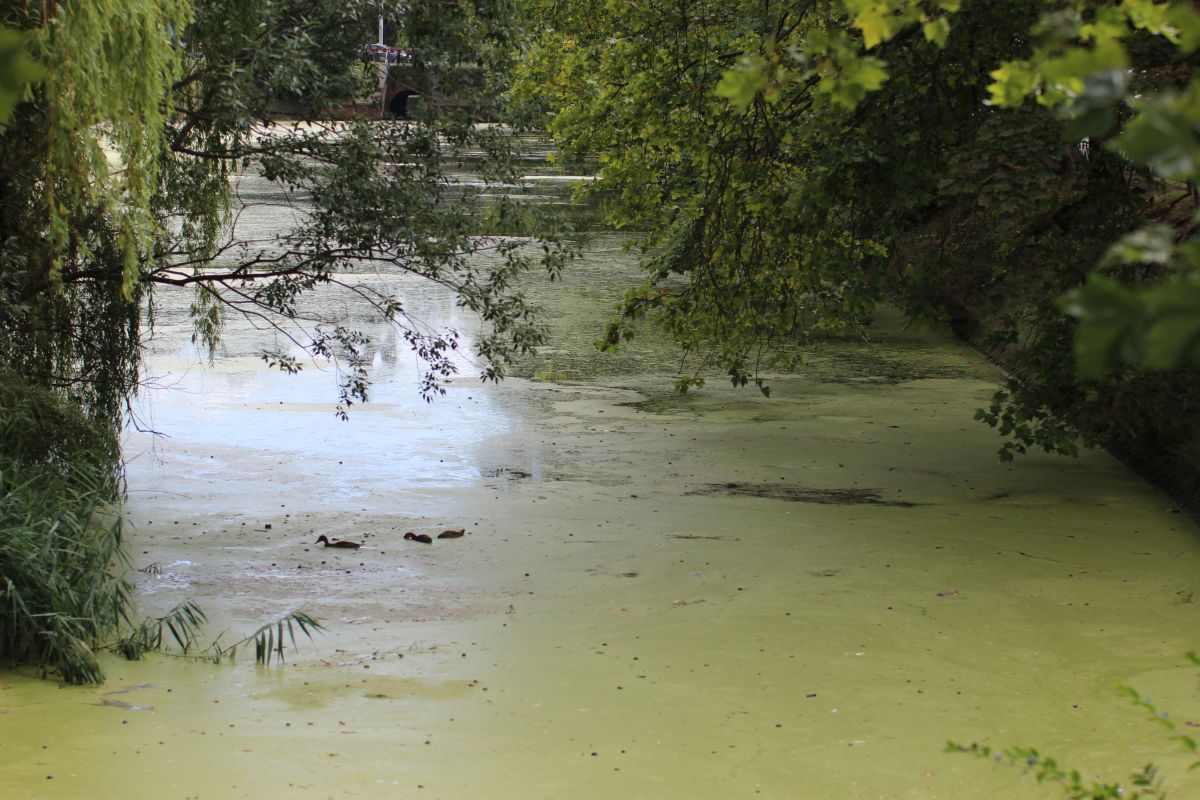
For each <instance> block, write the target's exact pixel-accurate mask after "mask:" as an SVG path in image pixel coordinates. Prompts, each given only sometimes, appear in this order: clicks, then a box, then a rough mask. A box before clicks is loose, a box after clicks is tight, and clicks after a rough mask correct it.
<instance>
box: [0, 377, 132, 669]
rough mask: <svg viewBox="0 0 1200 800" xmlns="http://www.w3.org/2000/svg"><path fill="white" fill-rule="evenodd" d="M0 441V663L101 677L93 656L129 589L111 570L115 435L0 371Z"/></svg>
mask: <svg viewBox="0 0 1200 800" xmlns="http://www.w3.org/2000/svg"><path fill="white" fill-rule="evenodd" d="M0 442H4V448H3V450H2V451H0V660H2V661H3V662H4V663H7V664H12V663H20V662H27V661H28V662H34V663H38V664H42V665H44V666H48V667H53V668H54V669H55V670H57V671H58V672H59V673H61V675H62V676H63V679H64V680H66V681H67V682H69V683H88V682H94V681H97V680H99V679H100V668H99V666H98V664H97V663H96V658H95V653H96V651H97V649H98V648H99V646H100V645H101V644H103V643H104V642H105V641H106V640H107V638H108V637H109V636H110V635H112V633H113V632H114V631H115V630H116V629H117V627H118V625H119V624H120V623H121V622H122V621H123V620H124V619H125V613H126V609H127V608H128V604H129V595H130V590H131V588H132V587H131V586H130V584H129V583H128V582H127V581H125V580H124V579H123V578H122V577H121V573H120V572H118V573H115V574H114V571H113V569H112V565H114V564H117V565H123V557H122V555H121V538H122V532H123V528H122V518H121V516H120V514H119V513H117V508H118V506H117V501H118V475H117V473H116V470H115V466H114V465H115V464H116V459H115V457H116V438H115V436H114V435H113V432H112V430H111V429H109V428H106V427H104V426H102V425H97V424H96V423H95V422H93V421H91V420H89V419H88V418H87V417H85V416H84V414H83V413H82V412H81V411H80V410H79V409H78V408H77V407H75V406H73V405H72V404H70V403H68V402H64V401H63V400H62V399H61V398H60V397H59V396H58V395H56V394H55V393H53V392H50V391H48V390H45V389H39V388H36V387H32V386H29V385H28V384H27V383H26V382H25V381H23V380H22V379H20V378H19V377H17V376H15V375H13V374H12V373H10V372H0ZM122 572H123V570H122Z"/></svg>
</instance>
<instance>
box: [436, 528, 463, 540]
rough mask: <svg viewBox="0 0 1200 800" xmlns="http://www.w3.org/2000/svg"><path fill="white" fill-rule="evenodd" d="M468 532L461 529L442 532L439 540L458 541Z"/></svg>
mask: <svg viewBox="0 0 1200 800" xmlns="http://www.w3.org/2000/svg"><path fill="white" fill-rule="evenodd" d="M466 532H467V529H466V528H459V529H458V530H456V531H442V532H441V533H439V534H438V538H439V539H457V538H458V537H460V536H462V535H463V534H464V533H466Z"/></svg>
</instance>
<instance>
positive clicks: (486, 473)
mask: <svg viewBox="0 0 1200 800" xmlns="http://www.w3.org/2000/svg"><path fill="white" fill-rule="evenodd" d="M479 474H480V475H481V476H482V477H484V478H507V479H508V480H510V481H524V480H528V479H529V478H532V477H533V473H531V472H526V471H525V470H523V469H517V468H516V467H491V468H489V469H483V470H480V471H479Z"/></svg>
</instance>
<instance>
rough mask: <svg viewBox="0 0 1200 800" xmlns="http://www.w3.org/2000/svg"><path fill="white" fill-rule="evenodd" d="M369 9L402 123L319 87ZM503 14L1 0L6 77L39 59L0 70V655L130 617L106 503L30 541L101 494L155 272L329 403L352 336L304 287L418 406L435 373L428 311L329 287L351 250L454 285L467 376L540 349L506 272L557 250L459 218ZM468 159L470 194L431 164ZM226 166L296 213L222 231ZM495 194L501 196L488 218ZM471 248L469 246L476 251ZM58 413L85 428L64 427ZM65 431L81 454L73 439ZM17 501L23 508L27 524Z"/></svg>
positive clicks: (460, 8)
mask: <svg viewBox="0 0 1200 800" xmlns="http://www.w3.org/2000/svg"><path fill="white" fill-rule="evenodd" d="M381 11H382V12H383V13H385V14H386V15H387V17H388V18H389V20H390V21H391V23H392V24H399V25H400V27H401V28H402V29H403V31H404V36H405V37H406V38H407V44H408V46H409V47H410V48H411V50H412V52H413V54H414V58H413V63H412V64H411V65H410V66H409V79H410V80H411V81H412V82H414V83H415V84H416V87H415V88H417V90H418V91H420V92H421V93H422V95H424V98H423V99H424V100H425V102H424V103H422V106H421V109H420V112H419V114H418V115H417V116H416V118H415V119H412V120H409V121H405V122H399V121H389V120H378V119H365V118H354V117H351V118H349V119H346V118H345V116H346V114H345V113H344V103H343V102H342V101H344V100H346V99H347V98H353V97H354V95H355V94H356V93H357V92H359V91H360V90H361V89H362V86H361V83H362V82H363V81H362V77H363V74H364V73H368V75H369V73H370V70H369V69H364V66H365V65H364V64H363V63H362V45H363V42H365V41H368V40H370V38H373V33H374V31H375V21H376V17H377V15H378V14H379V13H380V12H381ZM513 20H514V15H512V14H510V13H509V12H508V9H507V7H506V6H505V4H504V3H503V1H502V0H463V1H462V2H454V3H440V2H438V3H394V4H392V3H384V4H381V3H379V2H378V1H377V0H370V1H369V2H368V1H367V0H359V1H357V2H356V1H355V0H351V1H350V2H347V0H47V2H42V3H28V2H24V0H0V30H6V31H13V32H15V35H16V37H17V39H16V40H13V41H15V42H16V44H15V45H13V44H12V41H9V40H7V39H0V56H3V55H4V54H5V53H11V54H14V58H19V59H24V61H22V63H26V62H28V63H29V64H31V65H33V66H32V67H31V70H32V71H31V72H30V73H29V75H28V76H27V78H29V79H30V80H33V79H35V78H37V77H38V76H37V74H34V73H40V75H41V79H40V80H34V81H33V82H31V83H27V84H25V85H17V86H15V87H12V86H10V85H9V83H11V81H9V80H8V77H6V79H5V81H4V83H2V84H0V100H8V99H11V98H12V96H13V91H14V88H15V90H16V91H17V92H18V93H19V101H18V102H17V103H16V105H15V106H14V107H13V108H12V111H11V116H10V117H8V118H7V119H6V121H3V122H0V163H2V164H3V169H0V243H2V244H0V375H2V376H3V381H4V388H5V389H6V390H8V389H11V390H12V391H5V392H3V393H0V401H3V408H0V416H2V418H0V431H10V432H11V431H15V430H19V431H21V432H22V438H21V441H24V442H30V441H32V442H33V443H34V445H36V444H37V442H39V441H40V442H42V443H43V445H44V446H29V447H24V446H22V447H18V446H17V444H16V440H15V439H14V438H11V437H8V436H5V438H4V439H3V440H2V444H0V495H2V496H3V498H4V500H5V505H4V511H3V513H2V514H0V526H3V527H4V530H5V531H9V530H13V531H22V530H23V531H25V532H26V535H24V536H22V537H15V536H8V535H7V534H6V535H4V536H0V567H2V568H0V575H4V576H13V575H17V576H20V575H22V574H23V575H24V576H25V580H24V582H22V580H20V579H17V580H14V581H11V582H9V583H7V584H6V586H4V587H0V592H3V593H4V594H3V600H4V602H3V605H4V606H5V607H6V608H11V609H23V611H21V614H17V613H16V611H14V614H15V615H16V616H13V617H11V618H0V653H3V655H4V657H8V658H11V657H16V658H18V659H21V658H29V659H34V660H42V661H50V662H53V663H57V664H58V665H59V668H60V669H62V670H63V671H64V673H65V674H67V676H68V677H69V678H70V679H71V680H89V679H93V678H94V677H96V675H97V674H98V673H97V671H96V670H95V664H94V661H92V660H90V656H89V653H90V651H91V649H92V648H94V646H95V645H96V643H97V641H98V638H99V637H100V636H101V635H102V634H103V633H104V632H105V631H110V630H111V629H112V627H113V626H114V625H116V624H117V623H118V622H119V621H120V619H121V616H122V614H124V613H125V612H126V611H127V610H128V592H127V589H128V587H127V586H126V585H125V584H124V583H123V582H122V581H120V580H119V579H115V578H113V577H112V576H111V575H109V574H108V571H107V566H108V564H109V559H108V556H109V555H110V554H112V553H115V552H118V551H119V543H120V524H119V518H118V519H117V520H115V522H114V524H113V525H112V526H110V527H108V528H106V529H105V531H104V533H103V535H102V536H99V538H95V537H96V536H97V534H96V532H95V530H94V529H93V527H91V526H88V525H84V528H85V529H81V530H79V531H78V537H77V538H79V540H80V543H81V545H80V548H79V549H78V553H77V557H76V556H72V558H73V559H74V563H73V564H67V563H57V562H55V561H54V560H53V559H50V558H49V556H48V555H47V553H68V552H76V551H75V550H72V549H71V548H68V547H65V546H60V545H59V544H56V543H54V542H52V541H51V539H50V538H49V537H48V535H47V534H46V531H48V530H62V526H61V525H59V526H57V527H56V518H61V519H65V518H66V517H67V516H70V515H72V514H73V515H74V516H73V517H72V518H74V519H81V520H84V521H85V522H86V521H87V520H89V519H92V518H94V515H91V514H90V512H86V513H80V509H81V508H85V507H88V504H89V503H90V504H92V505H94V503H95V502H96V500H97V499H115V497H116V493H117V482H116V477H117V474H118V471H119V459H118V456H117V452H116V434H117V432H118V430H119V427H120V425H121V422H122V415H123V411H124V408H125V404H126V402H127V400H128V398H129V397H130V396H131V394H132V393H134V392H135V391H136V389H137V383H138V374H139V361H140V354H141V348H142V343H143V342H144V340H145V337H146V336H147V335H148V333H149V331H150V329H151V327H152V323H153V319H154V315H153V307H154V302H155V294H156V291H157V290H159V289H160V288H161V287H174V288H173V290H185V291H192V292H194V300H193V303H192V307H193V312H194V315H195V319H196V325H197V337H198V338H199V339H201V340H202V341H204V342H205V343H207V344H208V345H209V346H210V347H214V346H215V345H216V343H217V342H218V340H219V337H220V334H221V327H222V324H223V322H224V321H225V320H226V319H227V318H228V317H229V316H230V315H233V314H245V315H248V316H252V317H253V318H254V319H255V320H258V321H262V320H266V321H267V322H268V323H269V324H272V325H276V326H277V327H278V328H279V330H280V331H281V332H282V333H283V334H284V335H285V336H287V337H289V338H290V340H291V341H293V342H295V343H296V344H297V345H299V346H301V347H303V348H305V349H306V350H307V351H308V353H309V355H311V356H312V357H316V358H330V359H333V360H334V361H335V362H336V363H337V364H338V368H339V370H340V372H341V375H342V381H341V397H340V400H341V403H340V405H339V407H338V411H339V412H340V413H342V414H343V415H344V414H345V412H346V408H347V406H348V405H349V404H350V403H353V402H358V401H361V400H365V399H366V397H367V392H368V381H367V373H366V369H365V366H364V363H363V348H364V345H365V343H366V337H365V336H363V335H362V334H361V333H359V332H357V331H355V330H353V329H351V328H349V327H347V326H344V325H333V326H330V327H328V328H323V327H321V326H320V325H315V324H313V325H309V324H306V321H305V320H303V319H302V316H303V315H302V310H301V300H302V298H303V296H304V295H305V294H306V293H308V292H311V291H316V290H320V291H329V292H332V291H343V292H348V293H351V294H353V295H354V296H355V297H358V298H362V299H365V300H366V301H368V302H369V303H370V304H371V306H372V307H373V308H374V309H375V310H376V312H377V313H378V315H379V317H380V318H381V319H384V320H387V321H389V322H391V323H392V324H394V325H395V326H396V327H397V329H398V330H399V332H400V334H401V335H402V336H403V337H404V338H405V339H406V340H407V341H408V342H409V344H410V345H411V346H412V348H413V349H414V351H416V353H417V354H418V355H419V357H420V358H422V359H424V362H425V365H426V369H425V373H424V378H423V381H422V384H421V386H420V390H421V391H423V392H425V393H426V395H427V396H432V395H434V394H436V393H438V392H440V391H441V384H440V382H441V380H442V379H444V378H445V377H446V376H448V375H450V374H451V373H452V372H454V371H455V370H456V368H457V367H456V362H455V360H454V359H453V355H454V352H455V351H456V349H457V348H458V344H459V338H458V333H457V331H455V330H451V329H444V328H429V327H426V326H424V325H422V324H421V323H420V322H418V321H417V320H414V319H413V318H411V317H409V316H408V315H407V313H406V306H405V303H404V298H403V297H398V296H394V295H391V294H387V293H384V292H381V291H380V290H379V289H378V288H377V287H370V286H362V285H359V284H357V283H354V282H352V281H351V280H350V279H349V278H347V273H348V272H349V271H354V270H357V271H361V268H362V265H363V264H364V263H369V264H373V265H376V266H378V267H380V268H381V269H382V270H384V271H390V272H392V273H394V274H404V275H409V276H417V277H420V278H424V279H427V280H429V281H432V282H435V283H437V284H439V285H441V286H443V287H445V288H446V289H448V290H449V291H451V292H453V293H454V294H455V295H456V296H457V300H458V303H459V304H460V305H461V306H462V307H464V308H465V309H467V310H468V311H471V312H474V313H475V314H476V315H477V316H478V318H479V319H480V321H481V329H482V334H481V335H479V336H478V337H477V338H476V342H477V345H476V346H477V349H478V353H477V355H478V356H479V363H480V364H481V373H482V375H483V377H485V378H499V377H500V376H501V375H502V374H503V372H504V369H505V365H506V363H507V362H508V359H510V358H511V357H512V356H513V355H514V354H516V353H518V352H521V351H525V350H528V349H529V348H531V347H533V346H535V345H536V344H538V343H539V342H541V341H542V336H543V333H542V329H541V327H540V326H539V325H538V323H537V321H536V320H535V318H534V315H533V311H532V309H531V308H530V307H529V305H528V304H527V303H526V301H525V299H524V297H523V295H522V294H521V293H520V292H519V291H518V290H516V289H515V288H514V281H515V280H516V278H517V276H518V275H519V274H521V273H522V272H524V271H525V270H527V269H529V268H530V267H532V266H535V264H537V263H540V264H541V265H542V266H544V267H545V268H546V269H547V270H549V272H550V273H551V275H553V274H555V272H556V271H557V269H558V268H559V266H560V264H561V253H560V251H559V250H558V249H557V248H556V247H554V246H553V245H551V244H549V243H545V244H542V246H538V247H530V246H529V243H528V242H527V241H526V240H522V239H521V238H519V237H505V238H503V239H500V238H490V237H487V236H483V235H480V228H479V225H478V224H477V220H478V218H479V211H480V205H481V202H482V200H481V198H482V196H483V195H484V194H485V193H488V192H490V191H491V190H492V189H493V187H495V186H496V185H497V184H506V185H507V184H511V183H513V182H515V180H516V179H517V177H518V175H517V172H516V169H517V168H516V164H517V163H518V162H517V160H516V159H514V158H513V153H514V147H515V146H516V141H515V139H514V138H512V137H511V136H509V135H508V134H507V133H506V132H505V131H504V129H502V128H500V127H498V126H488V125H479V124H477V123H478V122H479V121H480V120H481V119H483V118H484V117H486V116H487V115H489V114H493V113H494V107H495V100H494V98H495V96H496V94H497V92H498V90H497V89H496V88H495V86H494V83H495V82H496V81H497V80H499V79H500V78H501V77H502V75H503V73H504V68H505V63H504V59H503V58H502V57H501V55H502V54H505V53H506V52H507V49H508V48H507V47H506V42H507V41H508V39H509V36H510V30H509V26H510V25H511V24H512V22H513ZM6 35H7V34H6ZM9 38H10V39H11V35H10V36H9ZM10 45H11V46H10ZM3 48H7V49H3ZM5 57H7V56H5ZM485 57H486V58H487V59H488V60H489V61H490V63H489V68H488V69H481V68H480V62H481V61H482V60H483V59H484V58H485ZM19 83H20V82H18V84H19ZM335 110H336V111H337V114H335V113H334V111H335ZM334 116H339V117H342V119H339V120H337V121H332V119H331V118H332V117H334ZM468 156H469V157H470V158H471V159H472V163H473V165H474V166H475V167H476V168H477V169H478V171H479V172H480V174H481V176H482V183H483V185H482V186H479V185H473V186H472V185H463V184H461V183H460V182H459V181H457V180H456V178H455V177H454V175H455V173H454V171H453V169H452V167H453V166H455V165H457V164H458V163H460V162H461V161H462V160H464V159H466V158H467V157H468ZM247 171H249V172H253V173H256V174H258V175H260V176H262V177H264V178H265V179H266V180H268V181H270V182H272V183H273V184H274V185H275V187H276V190H277V191H278V192H280V193H281V195H283V196H285V197H286V198H287V199H288V201H294V202H295V203H296V204H297V205H298V206H303V207H304V208H305V209H306V213H305V214H303V215H302V217H301V219H300V220H299V221H298V223H297V224H296V225H295V227H293V228H291V229H286V230H279V231H277V232H275V233H274V234H273V236H272V238H271V239H270V240H267V241H262V240H259V241H247V240H244V239H241V238H239V233H238V230H237V228H236V226H234V225H233V224H232V223H233V218H234V215H235V214H236V212H237V210H238V209H239V207H240V205H241V200H240V198H239V197H238V196H237V193H236V189H235V188H234V183H233V182H232V181H231V178H232V177H233V176H234V174H235V173H239V172H247ZM497 194H502V193H499V192H497ZM508 210H509V208H508V206H507V204H506V203H505V202H504V201H499V205H498V206H497V207H496V208H493V209H492V210H491V215H490V218H491V219H498V218H502V217H504V215H505V214H506V213H507V211H508ZM518 216H519V215H518ZM539 244H541V243H539ZM482 250H487V251H490V256H489V257H488V258H486V259H480V258H475V257H474V256H475V255H476V254H478V253H479V252H480V251H482ZM264 357H266V358H267V359H269V360H270V361H272V362H273V363H275V364H277V365H279V366H280V367H281V368H282V369H284V370H288V371H295V370H297V369H300V368H302V367H303V365H304V360H303V358H302V357H301V356H299V355H298V354H297V353H296V352H295V351H290V352H281V353H265V354H264ZM22 398H24V399H22ZM43 408H51V409H53V410H54V412H53V413H50V412H47V413H42V412H40V411H38V410H37V409H43ZM60 412H61V413H60ZM63 419H69V420H71V421H72V425H73V426H76V427H82V428H86V429H87V430H88V431H89V432H90V433H91V434H95V435H94V436H91V435H89V436H88V437H82V436H80V437H75V436H71V435H70V434H69V432H67V431H66V429H64V427H63V425H62V424H60V422H61V420H63ZM64 434H66V435H65V439H66V441H65V442H60V440H61V439H63V438H64ZM84 441H87V442H91V443H93V444H94V445H95V446H94V447H91V448H90V451H91V452H93V455H94V457H88V458H84V457H83V456H82V455H81V454H80V453H79V449H78V447H77V446H75V445H78V444H79V443H80V442H84ZM55 442H60V443H61V444H63V446H61V447H60V446H58V445H57V444H56V445H54V446H51V444H52V443H55ZM67 444H71V445H72V446H71V447H67V446H66V445H67ZM81 462H86V465H87V468H88V476H90V477H88V476H84V475H83V474H81V473H80V472H79V469H78V468H79V466H80V464H81ZM33 468H36V469H41V470H43V471H45V472H46V474H47V476H48V477H47V478H46V480H48V481H49V480H53V481H57V482H58V484H59V485H64V486H65V490H64V491H63V492H61V493H60V494H59V495H55V496H59V497H61V503H59V505H58V506H57V507H55V508H48V507H46V506H45V505H44V504H41V503H40V501H39V498H41V497H44V496H47V495H46V492H44V491H39V489H38V484H37V483H36V482H29V481H27V480H26V477H27V476H28V474H29V470H30V469H33ZM22 498H24V499H22ZM10 501H11V502H10ZM72 504H74V506H75V507H74V508H72V507H71V506H72ZM22 508H25V509H26V511H28V510H29V509H34V510H33V511H31V512H30V513H32V514H33V516H32V517H28V518H29V519H35V518H36V519H37V520H41V521H44V522H45V523H46V524H45V525H42V524H41V522H38V523H37V524H33V523H29V524H26V522H23V521H22V520H24V519H26V516H28V515H26V516H22V513H23V512H21V509H22ZM85 510H86V509H85ZM18 538H20V541H21V542H23V543H24V545H28V546H24V545H22V547H20V548H18V547H17V544H16V543H17V539H18ZM47 548H50V549H49V550H47ZM47 564H50V566H49V570H50V572H51V573H52V574H57V575H60V576H71V578H70V580H67V581H66V582H65V583H64V582H62V581H59V582H57V583H55V584H54V585H56V586H59V587H60V588H61V589H62V591H61V592H58V593H57V594H56V593H55V592H49V593H47V592H44V591H42V589H44V588H45V586H46V585H48V584H47V581H46V580H45V574H46V573H45V571H44V570H43V567H46V565H47ZM81 565H82V566H81ZM81 576H85V577H81ZM89 581H90V582H91V583H89ZM88 586H94V587H96V590H95V591H90V590H89V591H81V592H80V593H79V594H78V596H79V597H81V598H84V599H86V598H89V597H90V598H95V597H97V596H103V597H105V598H107V600H106V601H105V602H103V603H100V604H98V605H96V606H94V607H92V608H90V609H83V610H80V609H76V608H74V607H72V606H70V604H69V603H65V602H64V603H60V602H59V601H60V600H61V599H62V597H61V596H62V595H64V594H66V595H70V594H72V591H71V589H72V587H75V588H80V587H84V588H86V587H88ZM56 603H57V604H59V605H56ZM60 606H61V607H60ZM76 617H78V618H87V619H88V624H87V625H86V626H85V627H83V628H78V627H70V626H69V625H68V626H66V627H63V628H62V630H63V631H64V632H63V633H62V634H61V635H58V634H55V636H57V637H58V638H57V639H55V636H51V635H49V634H46V633H45V631H46V630H47V629H48V628H49V627H50V626H51V625H50V623H47V622H46V621H47V620H51V621H53V620H58V621H59V622H62V623H63V624H64V625H66V622H67V621H69V620H70V619H73V618H76ZM54 624H57V623H54ZM39 625H40V626H41V628H42V632H39ZM52 640H53V641H61V642H63V643H64V644H63V645H62V646H56V647H57V649H53V648H52V649H53V654H51V653H49V652H48V651H47V650H46V649H45V648H44V647H43V645H44V643H46V642H49V641H52Z"/></svg>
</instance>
